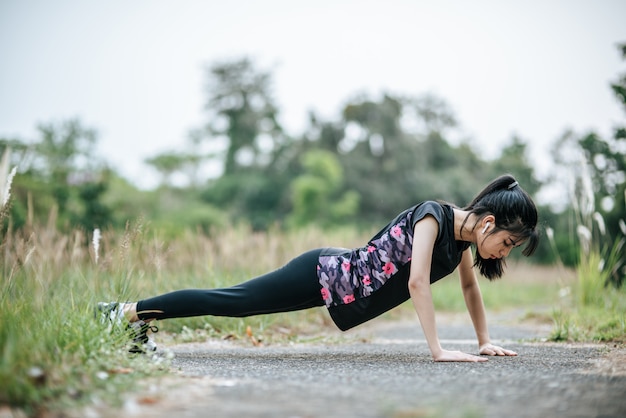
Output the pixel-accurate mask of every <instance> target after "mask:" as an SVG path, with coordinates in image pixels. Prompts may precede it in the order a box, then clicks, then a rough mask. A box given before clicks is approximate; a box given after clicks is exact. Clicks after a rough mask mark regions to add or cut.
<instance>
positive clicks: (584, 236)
mask: <svg viewBox="0 0 626 418" xmlns="http://www.w3.org/2000/svg"><path fill="white" fill-rule="evenodd" d="M576 233H577V234H578V239H579V240H580V245H581V247H582V248H583V251H584V252H585V254H589V249H590V246H591V231H589V229H588V228H587V227H586V226H584V225H578V227H577V228H576Z"/></svg>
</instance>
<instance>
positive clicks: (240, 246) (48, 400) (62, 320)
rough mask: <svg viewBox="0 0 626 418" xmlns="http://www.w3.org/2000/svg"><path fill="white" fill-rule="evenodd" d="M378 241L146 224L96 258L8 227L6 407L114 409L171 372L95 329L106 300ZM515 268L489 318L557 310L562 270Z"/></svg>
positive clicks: (111, 241) (275, 336)
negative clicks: (170, 229) (146, 382)
mask: <svg viewBox="0 0 626 418" xmlns="http://www.w3.org/2000/svg"><path fill="white" fill-rule="evenodd" d="M371 232H372V231H365V232H360V233H359V232H357V231H355V230H336V231H334V232H332V234H330V236H329V234H328V233H322V231H320V230H316V229H306V230H300V231H294V232H290V233H284V232H280V231H278V230H274V231H269V232H268V233H256V232H253V231H251V230H249V229H248V228H245V227H237V228H231V229H228V230H225V231H213V232H212V233H211V234H209V235H207V234H203V233H197V232H191V231H190V232H187V233H185V234H183V235H182V236H180V237H179V238H177V239H173V240H169V241H165V240H164V239H162V238H160V236H159V233H158V232H157V231H152V230H151V228H150V227H149V225H146V224H145V223H144V222H143V221H142V220H138V221H137V222H135V223H133V224H131V225H129V226H128V227H127V229H126V230H125V231H124V232H123V233H116V232H112V231H104V232H103V237H102V240H101V241H99V249H98V251H97V253H96V251H95V250H94V246H93V242H92V235H91V234H90V233H85V232H81V231H74V232H73V233H71V234H63V233H60V232H59V231H57V230H56V229H54V228H52V227H39V228H34V229H31V230H26V231H23V232H20V233H17V232H12V231H10V229H9V232H7V233H6V234H5V235H4V236H3V237H2V241H1V243H0V269H1V270H2V277H3V279H2V282H1V283H0V405H2V404H6V405H10V407H11V408H15V409H19V410H21V411H23V412H24V413H25V414H27V415H30V416H36V415H38V414H40V413H42V411H46V412H50V411H52V412H54V411H63V410H66V409H67V408H74V407H77V406H80V405H83V404H90V403H94V402H105V403H107V404H113V405H115V404H116V403H119V402H121V401H122V400H123V399H122V395H123V393H124V392H125V391H126V390H130V389H131V387H132V386H133V384H134V382H136V381H137V379H141V378H142V377H144V376H154V375H159V374H164V373H168V371H169V368H168V363H167V359H162V358H156V359H153V358H150V357H147V356H131V355H129V354H128V353H127V343H128V342H127V338H126V335H125V333H124V330H123V329H112V330H109V329H107V328H106V327H103V326H101V325H99V323H98V322H97V321H95V320H94V318H93V313H92V307H93V306H94V304H95V303H96V302H98V301H109V300H121V301H134V300H137V299H139V298H142V297H148V296H153V295H156V294H160V293H163V292H167V291H171V290H175V289H181V288H197V287H200V288H211V287H221V286H228V285H232V284H235V283H239V282H241V281H242V280H245V279H247V278H249V277H253V276H256V275H259V274H262V273H265V272H267V271H269V270H271V269H274V268H276V267H278V266H280V265H282V264H284V263H285V262H286V261H288V260H289V259H291V258H292V257H293V256H295V255H298V254H300V253H301V252H303V251H306V250H308V249H310V248H315V247H321V246H325V245H329V244H332V245H343V246H346V247H352V246H355V245H360V244H361V243H363V242H365V240H366V239H367V238H368V237H369V236H370V235H371ZM509 271H510V274H508V275H507V276H506V277H505V278H504V279H503V280H502V281H500V282H497V283H487V281H486V280H485V281H482V282H481V283H482V288H483V294H484V298H485V302H486V304H487V306H488V307H489V308H490V309H503V310H504V309H508V308H511V307H522V306H529V307H531V309H532V307H534V306H546V305H548V306H554V305H556V304H558V303H559V300H560V299H559V289H560V288H561V287H562V279H563V278H562V277H557V275H556V274H555V269H550V268H539V267H533V266H529V265H524V264H519V265H512V266H511V268H510V269H509ZM433 293H434V297H435V305H436V307H437V309H438V310H453V311H460V310H464V309H465V308H464V304H463V299H462V295H461V290H460V287H459V284H458V280H454V278H447V279H444V280H442V281H440V282H439V283H437V284H436V285H435V286H434V287H433ZM389 315H392V316H393V313H391V314H389ZM157 325H158V326H159V328H160V329H161V331H164V332H163V333H162V334H160V335H159V338H161V335H163V334H165V335H166V336H169V338H175V339H176V341H179V342H184V341H198V340H206V339H209V338H232V339H241V340H242V341H246V342H247V343H249V340H250V339H251V337H250V334H252V335H253V336H254V337H255V338H256V339H260V340H262V341H263V342H264V343H266V344H271V343H274V342H283V341H290V340H299V341H301V340H305V341H306V340H315V339H317V338H319V335H320V334H322V335H323V333H324V330H330V329H333V330H335V328H334V327H333V326H332V323H331V321H330V318H329V316H328V314H327V312H326V310H325V309H313V310H308V311H302V312H293V313H287V314H281V315H262V316H257V317H251V318H238V319H236V318H216V317H199V318H184V319H176V320H169V321H161V322H160V323H158V324H157ZM334 332H335V331H333V333H334ZM333 333H329V334H328V335H331V336H332V335H335V334H333Z"/></svg>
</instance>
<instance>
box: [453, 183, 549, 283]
mask: <svg viewBox="0 0 626 418" xmlns="http://www.w3.org/2000/svg"><path fill="white" fill-rule="evenodd" d="M463 209H464V210H466V211H468V212H469V213H470V214H473V215H474V218H475V219H476V222H475V224H474V225H473V227H472V228H471V229H472V231H473V230H475V229H476V228H477V227H478V226H479V225H480V226H482V225H485V227H483V231H484V232H485V233H486V234H484V235H485V238H484V239H486V238H487V237H489V236H491V235H494V234H498V233H500V235H503V234H502V233H501V232H502V231H506V232H507V234H506V235H507V236H508V237H509V238H507V239H509V240H510V241H511V242H509V243H508V244H507V245H509V244H510V245H511V246H517V245H518V244H520V243H521V245H524V246H525V248H524V250H523V251H522V254H524V255H525V256H527V257H528V256H530V255H531V254H532V253H534V252H535V249H536V248H537V245H538V243H539V234H538V232H537V221H538V215H537V207H536V206H535V203H534V202H533V200H532V199H531V198H530V196H529V195H528V193H526V192H525V191H524V190H523V189H522V188H521V187H520V185H519V184H518V183H517V181H516V180H515V178H514V177H513V176H511V175H508V174H507V175H503V176H500V177H498V178H497V179H495V180H493V181H492V182H491V183H489V184H488V185H487V187H485V188H484V189H483V190H482V191H481V192H480V193H478V195H477V196H476V197H475V198H474V199H473V200H472V201H471V202H470V203H469V205H467V206H466V207H465V208H463ZM466 221H467V218H466V219H465V221H464V224H465V222H466ZM477 245H479V244H477ZM507 254H508V252H507ZM474 265H475V266H477V267H478V268H479V270H480V273H481V274H482V275H483V276H485V277H487V278H488V279H496V278H498V277H501V276H502V273H503V268H504V265H505V262H504V258H488V257H484V254H483V255H481V254H480V253H479V251H476V256H475V260H474Z"/></svg>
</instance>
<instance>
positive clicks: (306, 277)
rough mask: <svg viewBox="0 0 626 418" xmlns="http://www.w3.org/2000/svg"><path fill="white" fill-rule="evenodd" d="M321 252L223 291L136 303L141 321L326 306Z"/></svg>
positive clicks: (166, 296) (183, 293)
mask: <svg viewBox="0 0 626 418" xmlns="http://www.w3.org/2000/svg"><path fill="white" fill-rule="evenodd" d="M321 251H322V250H321V249H317V250H311V251H308V252H306V253H304V254H302V255H300V256H298V257H296V258H294V259H293V260H291V261H290V262H289V263H287V264H286V265H285V266H283V267H281V268H279V269H278V270H275V271H273V272H271V273H267V274H264V275H263V276H260V277H257V278H255V279H252V280H249V281H247V282H244V283H241V284H238V285H236V286H232V287H228V288H224V289H188V290H178V291H175V292H171V293H166V294H164V295H160V296H156V297H153V298H150V299H144V300H140V301H139V302H137V315H138V316H139V319H143V320H147V319H166V318H183V317H188V316H201V315H213V316H232V317H243V316H250V315H258V314H269V313H277V312H289V311H297V310H301V309H307V308H313V307H315V306H323V305H324V301H323V300H322V294H321V292H320V285H319V281H318V278H317V263H318V258H319V255H320V252H321Z"/></svg>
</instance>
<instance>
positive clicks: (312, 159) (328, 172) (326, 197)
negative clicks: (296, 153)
mask: <svg viewBox="0 0 626 418" xmlns="http://www.w3.org/2000/svg"><path fill="white" fill-rule="evenodd" d="M302 166H303V167H304V173H302V174H301V175H300V176H298V177H296V178H295V179H294V180H293V182H292V183H291V188H292V191H291V198H292V204H293V209H292V212H291V214H290V215H289V223H290V224H291V225H292V226H295V227H299V226H304V225H309V224H316V225H321V226H326V227H328V226H331V225H337V224H341V223H345V222H346V221H347V220H349V219H350V218H352V217H353V216H354V215H355V214H356V212H357V210H358V206H359V195H358V194H357V193H356V192H355V191H354V190H347V189H346V188H345V186H344V176H343V169H342V167H341V164H340V163H339V159H338V158H337V156H336V155H335V154H333V153H331V152H329V151H325V150H312V151H308V152H307V153H306V154H304V155H303V156H302Z"/></svg>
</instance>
